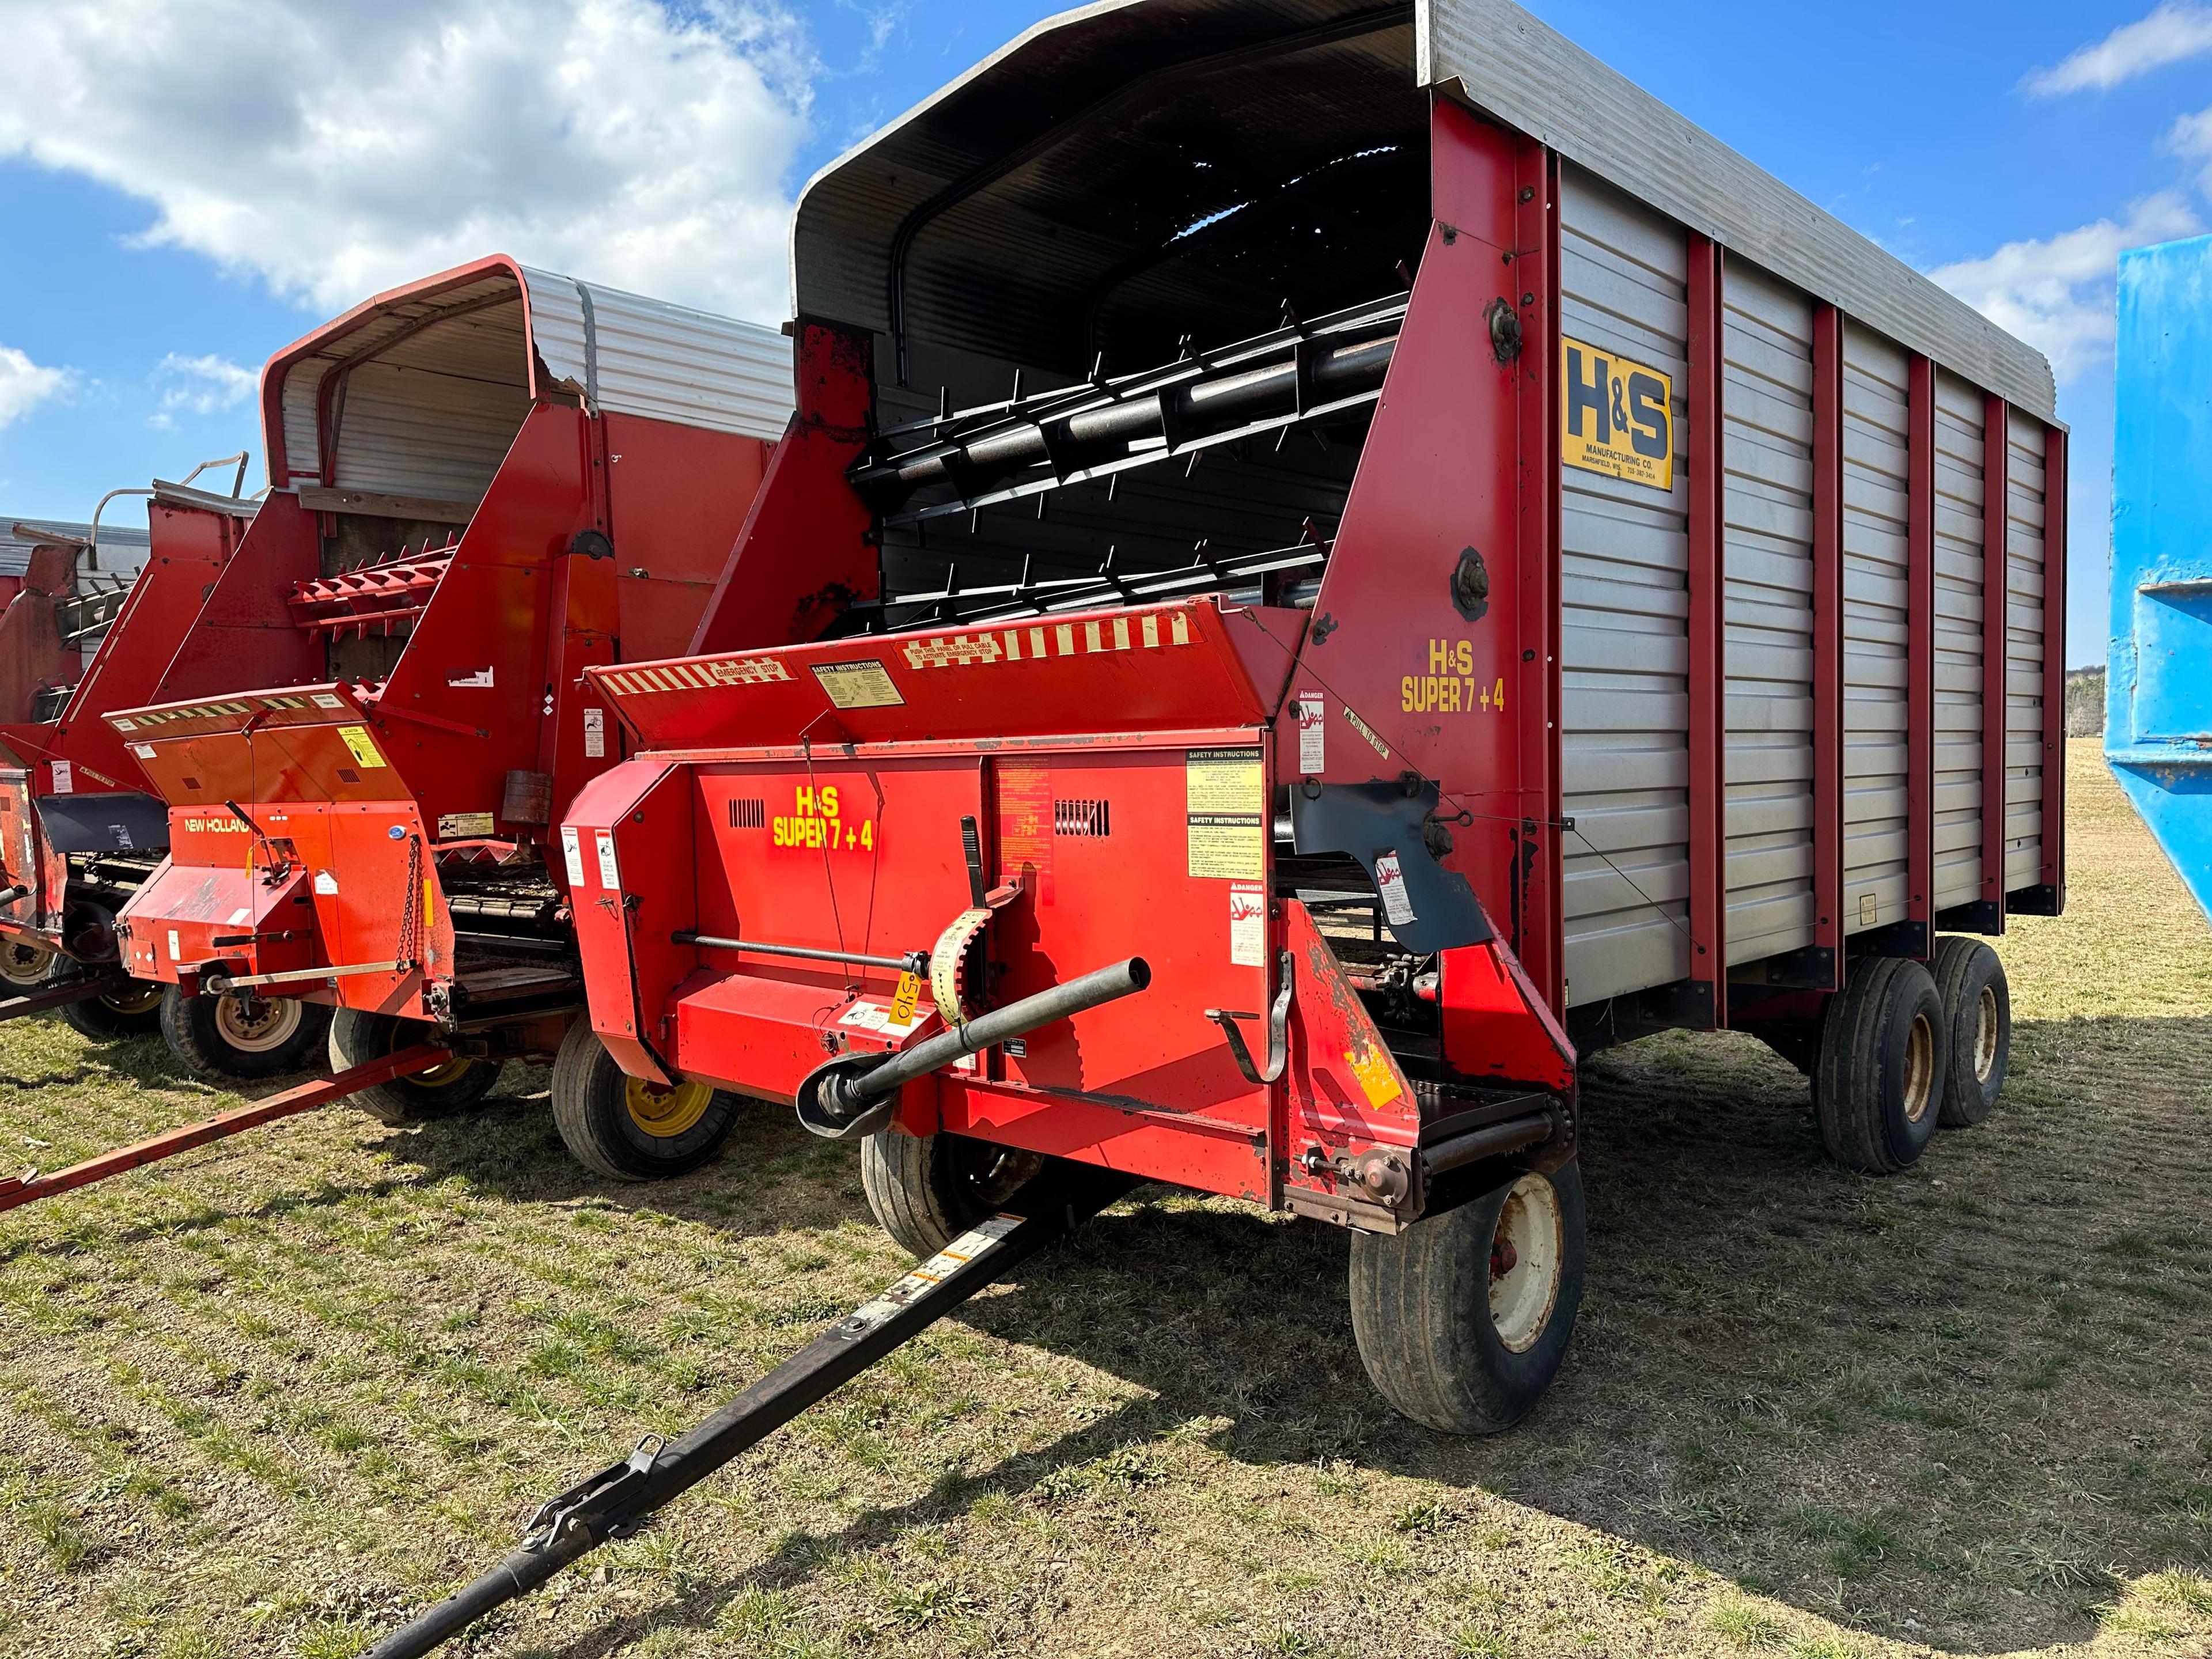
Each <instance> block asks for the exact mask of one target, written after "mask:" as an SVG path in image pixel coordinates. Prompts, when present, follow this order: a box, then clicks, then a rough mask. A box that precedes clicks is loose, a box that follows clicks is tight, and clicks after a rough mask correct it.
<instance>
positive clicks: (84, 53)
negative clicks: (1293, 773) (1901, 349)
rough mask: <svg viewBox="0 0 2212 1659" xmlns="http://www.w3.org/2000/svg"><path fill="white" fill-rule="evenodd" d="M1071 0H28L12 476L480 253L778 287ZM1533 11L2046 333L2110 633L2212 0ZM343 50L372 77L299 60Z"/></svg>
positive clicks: (241, 400) (156, 445)
mask: <svg viewBox="0 0 2212 1659" xmlns="http://www.w3.org/2000/svg"><path fill="white" fill-rule="evenodd" d="M1055 9H1058V8H1056V7H1055V6H1054V5H1051V4H1048V3H1041V0H805V3H803V4H799V3H793V4H788V5H786V4H781V3H778V0H682V3H679V4H676V5H673V6H671V7H668V8H665V9H664V8H663V7H661V6H660V5H658V4H656V3H655V0H532V3H531V4H528V5H520V4H513V3H508V0H268V3H266V4H264V5H262V6H258V7H256V8H252V9H243V8H237V7H234V6H232V5H229V4H227V3H223V0H167V4H165V5H163V6H161V7H159V8H155V9H153V10H152V11H151V12H150V13H140V14H137V15H126V16H125V17H124V18H122V19H118V17H117V16H116V15H114V14H116V13H118V12H121V11H122V10H123V9H120V8H112V7H106V6H104V5H103V4H102V3H100V0H0V24H5V25H6V26H7V28H8V32H9V38H10V42H11V56H13V58H15V69H16V70H17V77H16V78H17V84H19V85H26V86H34V87H38V88H40V89H41V96H40V97H38V98H19V99H16V100H11V101H12V103H13V105H14V107H12V108H10V109H9V110H8V111H6V112H0V226H4V228H5V229H6V232H7V237H6V243H7V246H8V250H9V252H8V255H7V258H5V260H4V262H3V263H0V512H9V513H16V514H19V515H35V516H43V517H70V518H81V517H83V516H85V515H86V514H87V513H88V512H89V511H90V508H91V506H92V503H93V502H94V501H95V500H96V499H97V498H98V497H99V495H100V494H102V493H103V492H104V491H106V489H111V488H113V487H115V486H117V485H119V484H131V483H143V482H145V481H146V480H147V479H148V478H149V477H154V476H161V477H178V476H180V475H181V474H182V473H183V472H185V471H188V470H189V469H190V468H191V465H193V464H194V463H195V462H197V461H199V460H202V459H208V458H210V457H213V456H216V455H220V454H223V453H228V452H232V451H235V450H237V449H239V448H240V447H250V448H252V449H253V450H254V451H255V452H256V454H255V467H256V469H257V471H256V476H257V477H258V467H259V465H260V456H259V453H258V452H259V449H260V441H259V435H258V430H257V421H256V416H255V412H254V409H253V400H252V397H251V395H250V393H251V386H252V372H253V371H254V370H256V369H258V367H259V365H260V363H261V362H263V361H264V359H266V358H267V357H268V356H269V355H270V353H271V352H272V351H274V350H275V349H276V348H277V347H279V346H281V345H283V343H286V342H287V341H289V340H290V339H292V338H294V337H296V336H298V335H299V334H300V333H301V332H303V331H305V330H306V329H307V328H308V327H310V326H312V325H314V324H315V323H317V322H319V321H320V320H321V319H324V318H326V317H328V316H331V315H333V314H335V313H337V311H339V310H342V309H343V308H344V307H345V306H346V305H348V304H350V303H352V301H355V300H356V299H358V298H360V297H362V295H365V294H367V293H368V292H370V291H372V290H373V289H375V288H378V287H381V286H384V285H386V284H387V283H390V282H392V281H396V280H400V279H402V278H404V277H406V276H414V275H421V274H424V273H427V272H428V271H430V270H436V269H439V268H440V267H441V266H443V265H446V264H453V263H455V262H457V261H458V260H459V259H460V258H465V257H467V256H469V255H471V254H473V253H477V252H489V251H492V250H494V249H495V248H498V249H504V250H505V251H507V252H513V253H516V254H519V255H520V256H522V257H524V258H531V259H535V260H538V261H540V262H543V263H544V264H550V265H552V266H554V267H555V268H556V269H561V270H574V271H575V272H577V273H578V274H580V275H585V276H598V277H599V278H601V279H603V280H606V281H610V282H613V283H617V284H620V285H623V286H628V287H632V288H636V289H641V290H642V291H644V292H647V293H653V294H658V295H664V296H665V297H668V298H671V299H678V300H684V301H689V302H690V303H693V304H699V305H704V306H708V307H713V308H716V309H721V310H726V311H731V312H733V313H737V314H740V315H749V316H755V317H759V318H761V319H763V320H772V319H774V318H775V317H780V316H781V314H782V307H783V304H784V298H783V281H784V277H783V250H782V237H783V229H782V227H783V222H784V216H786V214H787V211H788V205H789V202H790V199H791V197H792V195H793V192H794V191H796V189H797V187H798V185H799V184H801V183H802V182H803V181H804V180H805V177H806V176H807V175H808V174H809V173H811V172H812V171H813V170H814V169H815V168H816V167H817V166H819V165H820V164H821V163H822V162H823V161H826V160H828V159H829V158H830V157H832V156H834V155H836V153H837V152H838V151H840V150H841V149H843V148H844V147H846V146H847V145H848V144H849V143H851V142H853V141H854V139H856V138H858V137H861V136H862V135H864V134H865V133H866V132H867V131H869V130H870V129H871V128H872V127H873V126H875V125H878V123H880V122H881V121H883V120H884V119H886V118H890V117H891V116H893V115H896V113H898V112H900V111H901V110H902V109H904V108H905V107H907V106H908V105H910V104H912V103H913V102H915V100H918V99H920V98H921V97H923V96H925V95H927V94H928V93H929V92H930V91H931V90H932V89H933V88H935V87H937V86H938V85H939V84H940V83H942V82H944V81H945V80H946V79H948V78H950V77H951V76H954V75H956V74H957V73H958V72H959V71H961V70H963V69H965V68H966V67H968V66H969V64H972V63H973V62H975V60H976V59H977V58H980V57H981V56H982V55H984V54H985V53H986V52H989V51H990V50H991V49H993V48H994V47H995V46H998V45H1000V43H1001V42H1002V41H1004V40H1006V39H1007V38H1009V37H1010V36H1011V35H1012V34H1013V33H1017V32H1018V31H1019V30H1020V29H1021V28H1022V27H1024V26H1026V25H1027V24H1029V23H1030V22H1031V21H1036V19H1037V18H1039V17H1042V16H1044V15H1048V14H1049V13H1050V12H1052V11H1053V10H1055ZM1532 9H1534V10H1535V11H1536V12H1537V13H1538V14H1539V15H1541V16H1543V17H1544V18H1545V19H1546V20H1547V21H1549V22H1551V23H1552V24H1553V25H1554V26H1555V27H1559V28H1560V29H1562V30H1564V31H1565V33H1567V34H1569V35H1570V36H1571V37H1572V38H1574V39H1575V40H1578V41H1580V42H1581V43H1582V44H1583V45H1584V46H1587V47H1588V48H1589V49H1590V50H1591V51H1592V52H1595V53H1596V54H1597V55H1598V56H1599V57H1601V58H1604V59H1606V60H1607V61H1608V62H1609V63H1611V64H1613V65H1614V66H1615V67H1617V68H1619V69H1620V70H1622V71H1623V72H1625V73H1626V74H1627V75H1629V76H1631V77H1632V78H1633V79H1635V80H1637V81H1638V82H1642V83H1643V84H1644V86H1645V87H1647V88H1650V90H1652V91H1653V92H1655V93H1656V94H1658V95H1659V96H1660V97H1662V98H1663V99H1665V100H1667V101H1668V102H1669V103H1671V104H1673V105H1674V106H1675V107H1676V108H1678V109H1680V110H1681V111H1683V112H1685V113H1686V114H1687V115H1688V116H1690V117H1691V118H1692V119H1694V120H1696V121H1698V122H1699V124H1701V125H1704V126H1705V127H1707V128H1708V129H1710V130H1711V131H1713V132H1715V133H1716V134H1717V135H1718V136H1719V137H1722V138H1723V139H1724V140H1726V141H1727V142H1728V143H1731V144H1733V145H1734V146H1735V148H1737V149H1740V150H1741V151H1743V152H1744V153H1745V154H1746V155H1749V156H1750V157H1751V158H1752V159H1753V160H1754V161H1758V162H1759V163H1760V164H1761V165H1762V166H1764V167H1767V168H1768V169H1770V170H1771V171H1772V172H1774V173H1778V174H1779V175H1780V176H1781V177H1782V178H1783V179H1784V180H1786V181H1787V182H1788V183H1790V185H1793V186H1795V187H1796V188H1797V189H1798V190H1800V191H1802V192H1803V193H1804V194H1806V195H1807V196H1808V197H1811V198H1812V199H1813V200H1814V202H1816V203H1818V204H1820V205H1821V206H1823V207H1826V208H1827V209H1828V210H1831V211H1832V212H1834V213H1836V214H1838V216H1841V217H1842V218H1844V220H1845V221H1847V222H1849V223H1850V224H1851V225H1853V226H1855V227H1856V228H1858V229H1859V230H1861V231H1862V232H1863V233H1864V234H1868V235H1869V236H1872V237H1874V238H1875V239H1876V240H1880V241H1881V242H1882V243H1883V244H1884V245H1885V246H1887V247H1889V248H1890V249H1891V250H1892V251H1893V252H1895V253H1897V254H1898V255H1899V257H1900V258H1904V259H1905V260H1906V261H1908V262H1909V263H1911V264H1913V265H1915V266H1917V267H1919V268H1920V269H1922V270H1930V271H1936V272H1938V273H1939V274H1940V276H1941V277H1942V280H1944V281H1946V282H1947V283H1949V284H1950V285H1951V286H1953V287H1954V289H1957V290H1958V291H1960V292H1961V293H1962V294H1965V295H1966V296H1967V297H1969V298H1970V299H1972V301H1974V302H1975V303H1977V304H1980V305H1982V306H1984V308H1985V309H1989V310H1990V311H1991V312H1992V313H1993V314H1996V315H1997V316H1998V317H1999V319H2000V320H2002V321H2004V322H2006V323H2007V325H2008V326H2012V327H2015V329H2017V330H2019V331H2021V332H2023V333H2026V334H2027V335H2028V336H2029V337H2032V338H2033V339H2034V340H2035V341H2036V343H2038V344H2039V345H2041V346H2043V347H2044V348H2045V350H2046V351H2048V352H2049V353H2050V354H2051V356H2053V358H2054V361H2056V362H2057V363H2058V365H2059V367H2060V370H2061V379H2062V391H2061V405H2062V413H2063V415H2064V416H2065V417H2066V418H2067V419H2068V420H2069V422H2071V423H2072V424H2073V425H2074V427H2075V432H2076V437H2075V457H2076V465H2075V514H2074V523H2075V549H2076V556H2077V561H2078V563H2077V573H2078V579H2077V583H2076V587H2075V602H2074V605H2073V606H2072V617H2071V619H2070V627H2069V650H2068V657H2069V661H2072V662H2076V663H2080V662H2086V661H2092V660H2098V659H2101V658H2102V656H2103V654H2104V639H2103V636H2104V632H2105V622H2104V607H2103V598H2102V582H2101V568H2102V565H2103V551H2104V548H2105V544H2106V534H2105V529H2104V522H2105V519H2106V513H2107V510H2108V504H2107V500H2106V495H2107V480H2108V478H2109V476H2110V470H2111V427H2112V373H2111V365H2110V356H2109V352H2110V347H2109V339H2110V311H2111V304H2112V298H2111V282H2112V262H2113V258H2114V257H2115V256H2116V254H2117V252H2118V250H2119V249H2120V248H2121V247H2123V246H2130V245H2132V244H2134V243H2137V242H2142V241H2153V240H2165V239H2166V238H2167V237H2169V236H2172V235H2177V234H2191V233H2193V232H2195V231H2196V230H2197V229H2199V228H2205V227H2207V226H2212V193H2208V191H2212V181H2208V179H2207V172H2208V162H2212V0H2205V3H2196V0H2166V3H2163V4H2160V5H2158V6H2156V7H2155V8H2154V7H2153V6H2152V5H2151V4H2150V3H2148V0H2128V3H2118V4H2112V3H2077V4H2069V5H2058V4H2049V5H2026V6H2024V5H2020V4H2000V3H1984V0H1954V3H1949V4H1943V3H1940V0H1939V3H1936V4H1933V5H1930V4H1928V3H1925V0H1923V3H1917V4H1905V3H1893V0H1861V3H1859V4H1857V5H1854V6H1852V7H1850V8H1849V9H1842V8H1830V9H1820V11H1818V12H1813V11H1810V10H1807V9H1798V10H1792V9H1787V8H1780V7H1777V6H1774V5H1773V4H1771V0H1766V3H1759V4H1751V3H1744V0H1706V3H1701V4H1698V5H1686V6H1678V7H1672V8H1658V9H1653V8H1650V7H1641V6H1639V7H1628V6H1623V5H1620V4H1619V3H1617V0H1538V3H1535V4H1534V6H1533V8H1532ZM149 15H150V16H151V17H152V18H153V20H154V21H153V22H152V23H151V24H150V25H149V22H148V21H147V19H148V17H149ZM337 61H343V62H346V63H348V64H353V65H355V66H356V74H357V75H358V76H362V77H364V83H363V84H362V85H361V86H360V87H359V88H357V91H356V95H355V96H354V97H353V98H351V99H350V100H347V102H346V104H345V106H344V107H343V108H339V107H337V106H334V105H331V104H329V103H327V102H326V101H325V100H321V99H319V98H318V97H317V96H316V95H315V94H314V91H313V86H312V84H311V83H309V82H306V81H305V80H303V77H302V76H301V65H302V64H315V63H329V62H337Z"/></svg>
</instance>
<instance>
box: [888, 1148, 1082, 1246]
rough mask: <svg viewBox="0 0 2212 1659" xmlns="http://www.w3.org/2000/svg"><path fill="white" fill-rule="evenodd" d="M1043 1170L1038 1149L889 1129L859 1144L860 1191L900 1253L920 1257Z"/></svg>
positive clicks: (968, 1225)
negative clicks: (1021, 1148) (1025, 1149)
mask: <svg viewBox="0 0 2212 1659" xmlns="http://www.w3.org/2000/svg"><path fill="white" fill-rule="evenodd" d="M1043 1168H1044V1157H1043V1155H1042V1153H1039V1152H1017V1151H1015V1150H1014V1149H1013V1148H1012V1147H1011V1146H994V1145H993V1144H992V1143H991V1142H990V1141H987V1140H974V1139H969V1137H968V1136H966V1135H948V1134H934V1135H910V1134H905V1133H901V1132H900V1131H899V1130H896V1129H886V1130H884V1132H883V1133H880V1134H872V1135H869V1136H867V1137H866V1138H865V1139H862V1140H861V1142H860V1190H861V1191H862V1192H864V1193H866V1194H867V1199H868V1208H869V1209H870V1210H872V1211H873V1212H875V1218H876V1221H877V1224H878V1225H879V1226H881V1227H882V1228H883V1230H884V1231H885V1232H887V1233H889V1234H890V1236H891V1237H892V1239H893V1240H894V1241H896V1243H897V1244H898V1246H899V1248H900V1249H903V1250H905V1251H907V1252H908V1254H909V1255H915V1256H917V1257H920V1258H922V1259H924V1260H927V1258H928V1257H930V1256H933V1255H936V1254H937V1253H938V1252H939V1250H941V1249H944V1248H945V1246H946V1245H947V1244H950V1243H951V1242H952V1241H953V1240H954V1239H956V1238H957V1237H960V1235H961V1234H963V1233H964V1232H966V1231H968V1230H969V1228H970V1227H972V1226H974V1225H975V1224H976V1223H977V1222H979V1221H981V1220H984V1219H985V1218H987V1217H988V1216H989V1215H990V1214H991V1213H992V1212H994V1211H995V1210H996V1209H997V1208H998V1207H999V1206H1000V1205H1001V1204H1004V1203H1005V1202H1006V1200H1008V1199H1009V1198H1011V1197H1012V1196H1013V1195H1014V1194H1016V1193H1018V1192H1019V1191H1020V1190H1021V1189H1022V1188H1024V1186H1026V1185H1028V1184H1029V1182H1030V1181H1031V1180H1033V1179H1034V1178H1035V1177H1036V1175H1037V1173H1038V1171H1040V1170H1042V1169H1043Z"/></svg>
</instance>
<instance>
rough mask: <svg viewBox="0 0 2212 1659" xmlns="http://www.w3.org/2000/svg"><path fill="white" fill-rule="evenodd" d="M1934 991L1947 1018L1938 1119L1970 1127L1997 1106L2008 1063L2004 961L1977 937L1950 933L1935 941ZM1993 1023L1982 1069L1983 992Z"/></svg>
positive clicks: (2007, 988)
mask: <svg viewBox="0 0 2212 1659" xmlns="http://www.w3.org/2000/svg"><path fill="white" fill-rule="evenodd" d="M1929 966H1930V967H1932V968H1933V969H1935V975H1936V994H1937V995H1938V996H1940V997H1942V999H1943V1012H1944V1014H1945V1015H1946V1017H1947V1018H1948V1020H1949V1022H1950V1029H1951V1064H1950V1066H1949V1068H1948V1073H1947V1074H1946V1075H1945V1077H1944V1079H1943V1112H1942V1127H1945V1128H1947V1129H1971V1128H1972V1127H1974V1125H1976V1124H1977V1123H1979V1122H1981V1121H1984V1119H1986V1118H1987V1117H1988V1116H1989V1115H1990V1112H1992V1111H1993V1110H1995V1109H1996V1103H1997V1095H1998V1092H1999V1091H2001V1090H2002V1089H2003V1087H2004V1080H2005V1068H2006V1067H2007V1066H2009V1065H2010V1064H2011V1063H2012V987H2010V986H2008V985H2007V984H2006V983H2005V970H2004V963H2003V961H2002V959H2001V958H2000V957H1998V955H1997V953H1996V951H1992V950H1991V949H1990V947H1989V946H1988V945H1986V944H1984V942H1983V941H1982V940H1980V939H1961V938H1959V937H1958V936H1956V935H1953V936H1951V937H1949V938H1947V939H1938V940H1937V941H1936V960H1935V961H1934V962H1933V963H1930V964H1929ZM1984 993H1986V994H1988V997H1989V1000H1990V1002H1991V1004H1993V1005H1994V1006H1992V1008H1991V1009H1990V1013H1991V1016H1992V1018H1993V1023H1994V1024H1995V1026H1996V1041H1995V1042H1994V1044H1993V1045H1992V1046H1991V1048H1990V1055H1989V1060H1988V1062H1987V1063H1988V1066H1989V1070H1988V1072H1987V1073H1983V1072H1982V1071H1981V1069H1980V1066H1981V1063H1982V1049H1981V1044H1982V1013H1983V997H1984Z"/></svg>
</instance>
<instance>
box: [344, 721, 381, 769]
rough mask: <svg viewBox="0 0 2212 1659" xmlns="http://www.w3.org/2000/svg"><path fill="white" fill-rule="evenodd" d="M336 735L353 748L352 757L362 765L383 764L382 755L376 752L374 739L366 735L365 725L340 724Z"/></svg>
mask: <svg viewBox="0 0 2212 1659" xmlns="http://www.w3.org/2000/svg"><path fill="white" fill-rule="evenodd" d="M338 736H339V737H341V738H344V739H345V746H346V747H347V748H349V749H350V750H353V757H354V758H355V759H356V760H357V761H359V762H360V763H362V765H363V766H382V765H383V764H385V759H384V757H383V756H382V755H380V754H379V753H377V751H376V744H375V741H374V739H373V738H370V736H369V735H368V727H367V726H340V727H338Z"/></svg>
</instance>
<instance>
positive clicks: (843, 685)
mask: <svg viewBox="0 0 2212 1659" xmlns="http://www.w3.org/2000/svg"><path fill="white" fill-rule="evenodd" d="M814 678H816V679H817V680H819V681H821V682H822V689H823V690H824V691H826V692H828V693H829V701H830V702H833V703H835V704H836V706H837V707H838V708H897V707H898V706H899V705H901V704H902V703H903V702H906V699H905V698H904V697H902V696H899V690H898V687H896V685H893V684H891V677H890V671H888V670H887V669H885V668H884V665H883V664H881V663H880V662H878V661H877V660H875V659H873V658H870V659H868V660H867V661H866V662H825V663H817V664H816V665H814Z"/></svg>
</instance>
